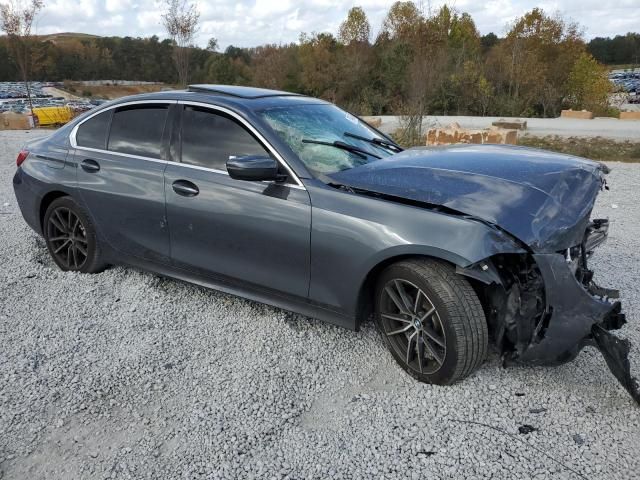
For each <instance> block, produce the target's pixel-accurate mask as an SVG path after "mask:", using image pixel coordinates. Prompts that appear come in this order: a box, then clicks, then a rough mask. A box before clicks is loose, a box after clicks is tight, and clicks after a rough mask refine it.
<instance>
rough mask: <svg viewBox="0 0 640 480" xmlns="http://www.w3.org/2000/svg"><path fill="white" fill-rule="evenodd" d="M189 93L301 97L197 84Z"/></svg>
mask: <svg viewBox="0 0 640 480" xmlns="http://www.w3.org/2000/svg"><path fill="white" fill-rule="evenodd" d="M187 91H189V92H198V93H212V94H215V95H229V96H231V97H237V98H246V99H251V98H266V97H289V96H296V97H299V96H301V95H300V94H298V93H290V92H283V91H281V90H270V89H267V88H256V87H240V86H237V85H211V84H199V85H189V88H188V90H187Z"/></svg>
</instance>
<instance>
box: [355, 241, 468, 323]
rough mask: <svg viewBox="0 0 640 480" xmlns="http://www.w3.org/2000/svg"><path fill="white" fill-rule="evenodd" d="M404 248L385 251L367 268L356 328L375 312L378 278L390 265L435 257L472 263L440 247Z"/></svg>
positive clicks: (463, 264)
mask: <svg viewBox="0 0 640 480" xmlns="http://www.w3.org/2000/svg"><path fill="white" fill-rule="evenodd" d="M414 247H415V246H414ZM403 250H405V249H395V248H394V249H391V251H385V252H384V254H382V255H379V256H378V258H376V261H374V262H372V264H371V265H370V266H369V268H368V269H367V273H366V275H364V277H363V280H362V282H361V284H360V288H359V289H358V296H357V301H356V302H357V303H356V315H355V317H356V318H355V329H356V330H358V329H359V328H360V325H361V324H362V323H364V322H365V321H366V320H367V319H368V318H369V317H370V316H371V314H372V313H373V305H374V303H375V298H374V293H375V284H376V280H377V279H378V277H379V276H380V274H381V273H382V272H383V271H384V269H385V268H387V267H388V266H390V265H393V264H394V263H397V262H400V261H402V260H407V259H411V258H416V259H421V258H434V259H437V260H442V261H445V262H447V263H449V264H451V265H452V266H454V267H456V266H458V267H465V266H467V265H469V264H470V263H472V262H470V261H469V260H468V259H465V258H464V257H461V256H460V255H457V254H455V253H454V252H451V251H448V250H443V249H439V248H433V247H425V248H419V249H412V250H407V251H403Z"/></svg>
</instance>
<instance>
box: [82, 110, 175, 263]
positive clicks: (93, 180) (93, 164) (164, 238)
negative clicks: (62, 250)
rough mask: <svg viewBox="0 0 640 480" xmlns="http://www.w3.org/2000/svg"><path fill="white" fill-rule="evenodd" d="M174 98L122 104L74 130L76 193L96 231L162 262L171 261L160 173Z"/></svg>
mask: <svg viewBox="0 0 640 480" xmlns="http://www.w3.org/2000/svg"><path fill="white" fill-rule="evenodd" d="M174 104H175V102H173V103H172V102H155V101H153V102H143V103H140V102H137V103H133V104H126V105H123V106H120V107H118V108H114V109H110V110H106V111H104V112H102V113H99V114H98V115H96V116H94V117H92V118H90V119H88V120H86V121H85V122H84V123H82V124H80V125H79V127H78V129H77V131H76V133H75V143H76V150H75V163H76V165H77V181H78V188H79V192H80V197H81V199H82V201H83V203H84V204H85V206H86V207H87V209H88V210H89V212H90V213H91V216H92V217H93V219H94V221H95V222H96V224H97V225H96V227H97V229H98V233H99V234H100V235H101V237H102V238H104V240H106V241H107V242H108V244H109V245H110V246H111V247H112V248H113V249H115V250H116V251H118V252H121V253H124V254H127V255H133V256H135V257H139V258H143V259H147V260H153V261H160V262H163V263H169V262H170V259H169V231H168V228H167V222H166V218H165V204H164V200H165V198H164V177H163V174H164V170H165V167H166V165H167V161H166V158H167V150H168V138H169V134H170V128H171V121H170V110H171V105H174Z"/></svg>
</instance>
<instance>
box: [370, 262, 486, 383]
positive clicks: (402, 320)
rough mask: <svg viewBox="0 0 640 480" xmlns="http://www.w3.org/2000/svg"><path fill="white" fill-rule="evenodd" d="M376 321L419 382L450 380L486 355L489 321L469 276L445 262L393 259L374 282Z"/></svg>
mask: <svg viewBox="0 0 640 480" xmlns="http://www.w3.org/2000/svg"><path fill="white" fill-rule="evenodd" d="M375 295H376V297H375V298H376V305H375V320H376V325H377V327H378V329H379V330H380V332H381V333H382V336H383V338H384V340H385V343H386V344H387V347H388V348H389V350H390V351H391V354H392V355H393V357H394V358H395V359H396V361H397V362H398V363H399V364H400V366H402V368H404V369H405V370H406V371H407V372H408V373H410V374H411V375H412V376H413V377H415V378H417V379H418V380H420V381H422V382H427V383H434V384H437V385H450V384H452V383H454V382H456V381H458V380H460V379H462V378H464V377H466V376H468V375H469V374H471V373H472V372H473V371H474V370H475V369H477V368H478V367H479V366H480V365H481V364H482V362H483V361H484V360H485V358H486V356H487V348H488V331H487V322H486V319H485V316H484V311H483V309H482V305H481V304H480V300H479V299H478V296H477V295H476V293H475V291H474V290H473V288H472V287H471V285H470V284H469V282H468V281H467V280H466V279H465V278H464V277H461V276H460V275H458V274H456V273H455V270H454V268H453V267H452V266H451V265H449V264H448V263H445V262H442V261H439V260H434V259H412V260H405V261H401V262H398V263H395V264H393V265H391V266H390V267H388V268H387V269H386V270H384V271H383V272H382V274H381V275H380V277H379V279H378V282H377V287H376V294H375Z"/></svg>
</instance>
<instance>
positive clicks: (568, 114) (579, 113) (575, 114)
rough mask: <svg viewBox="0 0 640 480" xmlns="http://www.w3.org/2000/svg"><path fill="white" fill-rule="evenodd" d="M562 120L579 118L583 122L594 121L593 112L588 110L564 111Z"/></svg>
mask: <svg viewBox="0 0 640 480" xmlns="http://www.w3.org/2000/svg"><path fill="white" fill-rule="evenodd" d="M560 118H579V119H581V120H592V119H593V112H588V111H586V110H562V112H560Z"/></svg>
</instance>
